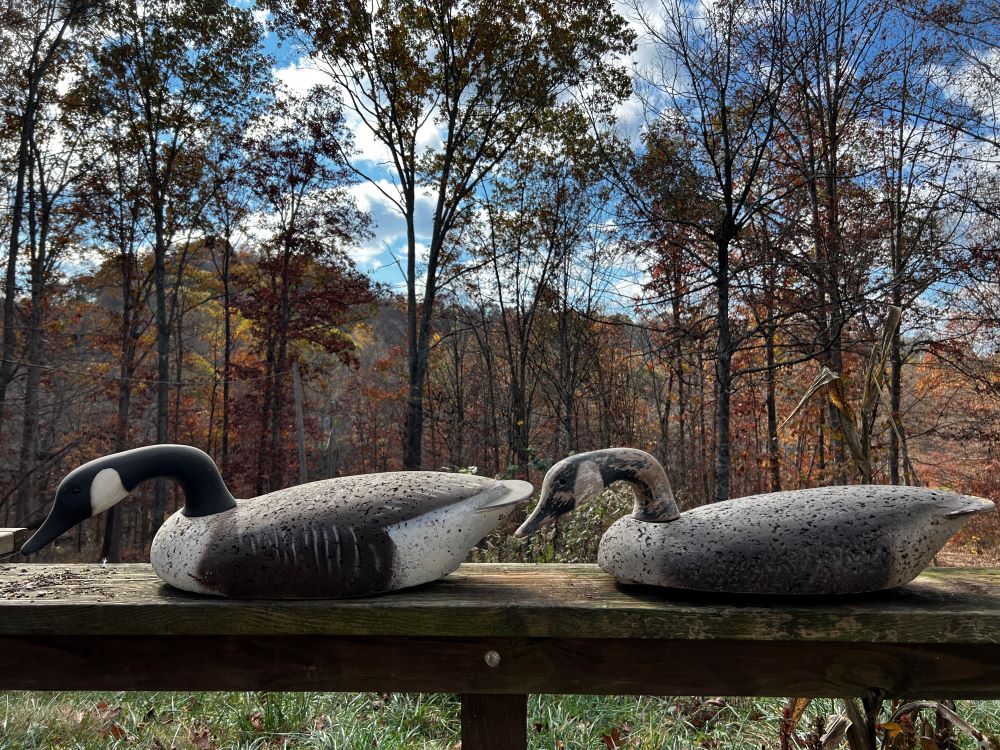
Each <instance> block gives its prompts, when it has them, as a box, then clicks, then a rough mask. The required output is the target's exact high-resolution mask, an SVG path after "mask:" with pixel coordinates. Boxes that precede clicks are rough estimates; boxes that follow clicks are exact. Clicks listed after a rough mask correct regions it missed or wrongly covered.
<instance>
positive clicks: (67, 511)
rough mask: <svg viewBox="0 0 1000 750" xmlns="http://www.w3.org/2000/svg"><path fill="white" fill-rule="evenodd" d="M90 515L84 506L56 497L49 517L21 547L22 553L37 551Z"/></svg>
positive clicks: (27, 553)
mask: <svg viewBox="0 0 1000 750" xmlns="http://www.w3.org/2000/svg"><path fill="white" fill-rule="evenodd" d="M89 517H90V514H89V513H87V512H86V511H84V510H83V508H82V506H75V505H74V504H65V503H61V502H59V498H58V497H57V498H56V502H55V505H53V506H52V510H51V511H50V512H49V517H48V518H46V519H45V522H44V523H43V524H42V525H41V526H40V527H39V528H38V531H36V532H35V533H34V534H33V535H32V536H31V538H30V539H29V540H28V541H26V542H25V543H24V545H23V546H22V547H21V554H22V555H30V554H31V553H32V552H37V551H38V550H40V549H41V548H42V547H44V546H45V545H46V544H48V543H49V542H51V541H52V540H53V539H55V538H56V537H58V536H59V535H60V534H62V533H64V532H66V531H69V530H70V529H72V528H73V527H74V526H76V525H77V524H78V523H80V522H81V521H84V520H86V519H87V518H89Z"/></svg>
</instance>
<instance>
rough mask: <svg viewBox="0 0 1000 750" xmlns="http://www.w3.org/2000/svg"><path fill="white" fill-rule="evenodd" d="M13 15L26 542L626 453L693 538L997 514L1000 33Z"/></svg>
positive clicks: (6, 259) (250, 10) (102, 534)
mask: <svg viewBox="0 0 1000 750" xmlns="http://www.w3.org/2000/svg"><path fill="white" fill-rule="evenodd" d="M0 14H2V16H0V17H2V19H3V20H2V24H0V101H2V103H3V105H2V106H3V109H2V115H3V116H2V119H0V180H3V186H4V190H5V196H6V200H5V201H3V203H2V204H0V237H2V238H3V244H2V248H3V253H2V255H3V263H4V265H3V268H4V277H3V289H2V298H3V312H2V316H3V321H2V349H0V525H3V526H30V525H34V524H37V523H38V522H40V521H41V519H42V517H43V516H44V514H45V513H46V512H47V509H48V507H49V504H50V502H51V498H52V497H53V492H54V490H55V487H56V485H57V484H58V482H59V480H60V478H61V477H62V476H63V475H64V474H65V473H66V472H67V471H68V470H70V469H71V468H73V467H74V466H76V465H78V464H79V463H82V462H84V461H86V460H89V459H92V458H95V457H97V456H99V455H102V454H105V453H109V452H113V451H118V450H123V449H126V448H130V447H135V446H139V445H145V444H149V443H155V442H179V443H187V444H191V445H195V446H197V447H199V448H202V449H204V450H205V451H207V452H208V453H209V454H211V455H212V456H213V458H215V460H216V461H217V462H218V463H219V465H220V467H221V468H222V471H223V474H224V476H225V478H226V481H227V482H228V483H229V485H230V488H231V489H232V491H233V492H234V494H236V496H238V497H241V496H251V495H256V494H260V493H262V492H267V491H270V490H273V489H277V488H280V487H284V486H287V485H290V484H294V483H297V482H300V481H310V480H315V479H320V478H324V477H330V476H338V475H346V474H353V473H361V472H376V471H387V470H394V469H400V468H408V469H416V468H430V469H442V468H444V469H446V470H471V471H476V472H478V473H481V474H486V475H498V476H499V475H503V476H508V477H524V478H528V479H530V480H534V481H536V483H537V481H538V480H540V477H541V475H542V473H543V472H544V470H545V469H546V468H547V467H548V466H549V465H551V464H552V463H553V462H554V461H556V460H558V459H560V458H562V457H564V456H566V455H568V454H569V453H572V452H577V451H582V450H588V449H592V448H599V447H605V446H611V445H629V446H635V447H640V448H644V449H646V450H648V451H650V452H651V453H653V454H654V455H656V456H657V457H658V458H660V459H661V460H662V461H663V462H664V464H665V465H666V466H667V470H668V473H669V475H670V479H671V481H672V484H673V487H674V491H675V494H676V495H677V498H678V501H679V503H680V504H681V506H682V507H683V508H689V507H693V506H697V505H701V504H704V503H707V502H712V501H717V500H723V499H726V498H728V497H736V496H740V495H745V494H750V493H755V492H765V491H771V490H778V489H793V488H798V487H808V486H816V485H824V484H834V483H854V482H872V481H876V482H888V483H911V484H922V485H929V486H941V487H947V488H950V489H954V490H958V491H962V492H969V493H973V494H979V495H985V496H987V497H989V496H991V495H995V492H994V478H995V476H996V475H997V473H998V471H1000V454H998V447H1000V443H998V439H1000V431H998V424H1000V419H998V417H1000V371H998V365H1000V359H998V357H1000V352H998V344H1000V340H998V336H997V334H998V324H1000V256H998V252H997V251H998V236H1000V221H998V219H1000V130H998V124H1000V120H998V114H1000V113H998V100H997V91H998V84H1000V52H998V49H1000V20H998V19H1000V8H998V6H997V3H996V0H955V1H951V0H941V1H938V0H927V2H924V1H923V0H890V2H885V1H884V0H711V1H710V2H689V0H659V2H656V1H654V0H649V1H648V2H647V1H644V0H623V1H622V2H611V1H610V0H490V1H489V2H482V1H480V0H380V1H375V0H373V1H371V2H361V1H360V0H345V1H344V2H342V3H330V2H327V1H326V0H267V2H261V3H258V4H248V3H244V2H238V1H237V0H233V2H231V3H229V2H226V0H143V2H138V1H137V0H68V1H67V0H24V1H23V2H18V3H6V4H5V7H4V8H2V9H0ZM180 502H181V498H180V497H179V495H178V494H177V490H176V489H174V488H172V487H171V486H170V485H169V484H167V483H163V482H161V483H156V484H153V485H150V486H149V487H144V488H142V490H140V491H139V492H136V493H135V496H134V497H133V498H132V499H130V500H129V501H126V502H125V503H123V504H121V505H119V506H118V507H117V508H116V509H114V510H113V511H111V512H108V513H107V514H105V515H104V516H102V517H101V518H99V519H95V520H93V521H90V522H88V523H87V524H84V525H83V526H81V527H80V531H79V533H78V534H77V536H76V538H75V539H74V540H71V543H69V544H64V545H63V548H62V550H61V551H60V552H58V554H61V555H64V556H77V557H81V556H82V557H83V558H86V559H95V558H96V557H97V556H98V555H99V556H101V557H104V558H107V559H110V560H121V559H143V558H144V555H145V550H146V549H147V548H148V543H149V540H150V539H151V538H152V534H154V533H155V531H156V529H157V528H158V527H159V525H160V523H162V521H163V519H164V517H165V516H166V515H167V514H169V513H170V512H172V511H173V510H174V509H176V508H177V507H179V504H180ZM515 521H516V519H515ZM547 544H548V545H549V546H548V547H547V550H548V552H547V553H546V554H552V553H553V551H554V550H555V549H556V547H557V546H558V540H555V539H553V538H551V537H549V539H548V541H547Z"/></svg>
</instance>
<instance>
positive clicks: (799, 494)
mask: <svg viewBox="0 0 1000 750" xmlns="http://www.w3.org/2000/svg"><path fill="white" fill-rule="evenodd" d="M618 480H623V481H626V482H629V483H631V484H632V487H633V490H634V491H635V497H636V499H635V509H634V511H633V513H632V514H631V515H629V516H626V517H624V518H621V519H619V520H618V521H616V522H615V523H614V524H613V525H612V526H611V528H609V529H608V530H607V532H606V533H605V534H604V536H603V538H602V539H601V543H600V547H599V548H598V563H599V564H600V566H601V568H603V569H604V570H605V571H606V572H608V573H610V574H611V575H613V576H614V577H615V578H617V579H618V580H619V581H621V582H622V583H641V584H649V585H653V586H665V587H671V588H679V589H691V590H696V591H710V592H722V593H740V594H847V593H861V592H866V591H878V590H881V589H887V588H892V587H894V586H901V585H903V584H904V583H908V582H909V581H911V580H913V579H914V578H916V577H917V575H919V574H920V572H921V571H922V570H923V569H924V568H925V567H926V566H927V564H928V563H929V562H930V561H931V559H932V558H933V557H934V555H935V554H936V553H937V552H938V550H940V549H941V547H943V546H944V544H945V543H946V542H947V541H948V540H949V539H950V538H951V537H952V535H954V534H955V533H956V532H957V531H958V530H959V529H961V528H962V527H963V526H964V525H965V523H966V522H967V521H968V520H969V519H970V518H971V517H972V516H973V515H975V514H977V513H986V512H989V511H992V510H993V508H994V506H993V503H992V502H991V501H989V500H985V499H983V498H979V497H970V496H967V495H957V494H953V493H949V492H940V491H937V490H930V489H925V488H922V487H897V486H891V485H857V486H842V487H820V488H817V489H808V490H794V491H789V492H773V493H770V494H767V495H752V496H749V497H741V498H739V499H736V500H729V501H726V502H721V503H715V504H713V505H705V506H702V507H700V508H695V509H693V510H689V511H686V512H685V513H679V512H678V509H677V504H676V503H675V502H674V498H673V493H672V492H671V490H670V483H669V481H668V480H667V475H666V473H665V472H664V470H663V467H662V466H660V464H659V462H658V461H657V460H656V459H655V458H653V457H652V456H650V455H649V454H648V453H645V452H643V451H640V450H635V449H631V448H610V449H607V450H599V451H593V452H590V453H581V454H579V455H576V456H570V457H569V458H566V459H564V460H562V461H560V462H559V463H557V464H556V465H555V466H553V467H552V468H551V469H550V470H549V472H548V473H547V474H546V475H545V479H544V480H543V481H542V490H541V494H540V497H539V501H538V505H537V506H536V508H535V510H534V511H533V512H532V513H531V515H530V516H529V517H528V519H527V520H526V521H525V522H524V524H522V525H521V527H520V528H519V529H518V530H517V531H516V532H515V536H519V537H523V536H526V535H527V534H530V533H532V532H533V531H535V530H537V529H538V528H539V527H540V526H541V525H542V524H544V523H546V522H547V521H550V520H552V519H554V518H556V517H558V516H560V515H562V514H564V513H567V512H569V511H571V510H572V509H573V508H575V507H578V506H580V505H582V504H583V503H586V502H588V501H590V500H592V499H593V498H594V497H596V496H597V495H598V494H599V493H600V492H601V490H602V489H604V487H606V486H608V485H609V484H611V483H612V482H615V481H618Z"/></svg>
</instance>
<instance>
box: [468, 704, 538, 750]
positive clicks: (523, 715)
mask: <svg viewBox="0 0 1000 750" xmlns="http://www.w3.org/2000/svg"><path fill="white" fill-rule="evenodd" d="M527 745H528V696H527V695H524V694H523V693H515V694H496V693H463V694H462V750H524V748H526V747H527Z"/></svg>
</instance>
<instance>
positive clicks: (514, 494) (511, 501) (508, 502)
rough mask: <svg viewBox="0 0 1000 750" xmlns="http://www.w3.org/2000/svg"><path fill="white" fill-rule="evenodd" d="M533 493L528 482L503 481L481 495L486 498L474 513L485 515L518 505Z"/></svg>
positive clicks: (516, 480)
mask: <svg viewBox="0 0 1000 750" xmlns="http://www.w3.org/2000/svg"><path fill="white" fill-rule="evenodd" d="M534 491H535V488H534V487H532V486H531V483H530V482H524V481H521V480H520V479H505V480H503V481H501V482H499V483H498V484H497V486H496V487H492V488H490V489H489V490H487V491H486V492H484V493H483V494H484V495H485V496H486V497H485V498H484V501H483V504H482V505H480V506H479V507H477V508H476V512H477V513H487V512H491V511H495V510H502V509H503V508H509V507H510V506H512V505H518V504H520V503H523V502H524V501H525V500H527V499H528V498H530V497H531V493H533V492H534Z"/></svg>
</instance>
